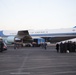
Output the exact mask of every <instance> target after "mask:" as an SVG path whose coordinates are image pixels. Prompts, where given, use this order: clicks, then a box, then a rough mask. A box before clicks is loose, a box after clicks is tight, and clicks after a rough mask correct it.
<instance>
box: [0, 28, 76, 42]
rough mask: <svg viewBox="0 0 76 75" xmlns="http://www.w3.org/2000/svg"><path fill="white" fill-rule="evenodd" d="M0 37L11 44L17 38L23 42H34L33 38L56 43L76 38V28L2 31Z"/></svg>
mask: <svg viewBox="0 0 76 75" xmlns="http://www.w3.org/2000/svg"><path fill="white" fill-rule="evenodd" d="M0 37H2V38H3V39H4V40H5V41H6V42H9V43H12V42H14V40H15V38H18V39H22V41H23V42H26V41H32V39H33V38H44V39H45V41H47V42H51V43H56V42H60V41H63V40H68V39H72V38H76V27H74V28H60V29H45V30H20V31H15V30H13V31H11V30H1V31H0Z"/></svg>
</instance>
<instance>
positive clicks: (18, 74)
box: [10, 72, 30, 75]
mask: <svg viewBox="0 0 76 75" xmlns="http://www.w3.org/2000/svg"><path fill="white" fill-rule="evenodd" d="M10 74H12V75H14V74H16V75H22V74H23V75H25V74H27V75H29V74H30V72H20V73H17V72H12V73H10Z"/></svg>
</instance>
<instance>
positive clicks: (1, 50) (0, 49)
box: [0, 39, 4, 52]
mask: <svg viewBox="0 0 76 75" xmlns="http://www.w3.org/2000/svg"><path fill="white" fill-rule="evenodd" d="M3 45H4V44H3V41H2V39H0V52H3Z"/></svg>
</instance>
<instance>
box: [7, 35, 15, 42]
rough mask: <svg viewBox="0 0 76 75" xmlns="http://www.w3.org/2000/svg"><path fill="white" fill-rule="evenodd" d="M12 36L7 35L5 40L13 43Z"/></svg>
mask: <svg viewBox="0 0 76 75" xmlns="http://www.w3.org/2000/svg"><path fill="white" fill-rule="evenodd" d="M14 38H15V36H9V37H7V42H8V43H14Z"/></svg>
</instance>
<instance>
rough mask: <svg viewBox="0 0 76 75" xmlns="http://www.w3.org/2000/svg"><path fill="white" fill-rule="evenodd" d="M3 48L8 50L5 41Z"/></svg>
mask: <svg viewBox="0 0 76 75" xmlns="http://www.w3.org/2000/svg"><path fill="white" fill-rule="evenodd" d="M3 50H4V51H5V50H7V45H6V43H5V42H3Z"/></svg>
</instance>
